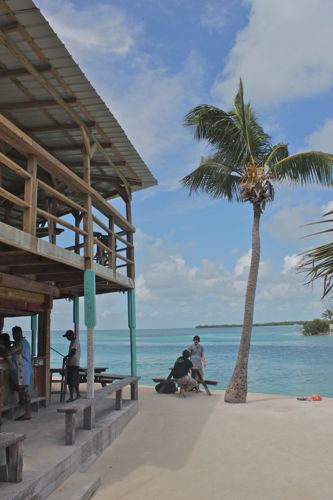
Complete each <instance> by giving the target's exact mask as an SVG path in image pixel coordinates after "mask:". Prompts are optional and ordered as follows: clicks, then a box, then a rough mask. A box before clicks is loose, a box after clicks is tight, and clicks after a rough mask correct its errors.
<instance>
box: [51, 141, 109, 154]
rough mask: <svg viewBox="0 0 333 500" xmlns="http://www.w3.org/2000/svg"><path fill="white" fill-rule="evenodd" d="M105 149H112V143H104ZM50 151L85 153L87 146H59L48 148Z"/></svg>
mask: <svg viewBox="0 0 333 500" xmlns="http://www.w3.org/2000/svg"><path fill="white" fill-rule="evenodd" d="M101 146H102V147H103V148H111V147H112V144H111V142H103V143H102V144H101ZM47 150H48V151H60V152H61V151H76V150H78V151H85V150H86V145H85V144H59V145H56V146H48V147H47Z"/></svg>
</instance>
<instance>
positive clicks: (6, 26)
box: [1, 23, 20, 33]
mask: <svg viewBox="0 0 333 500" xmlns="http://www.w3.org/2000/svg"><path fill="white" fill-rule="evenodd" d="M19 26H20V25H19V23H9V24H2V25H1V29H2V31H4V32H5V33H11V32H13V31H17V30H18V29H19Z"/></svg>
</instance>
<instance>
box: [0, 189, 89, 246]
mask: <svg viewBox="0 0 333 500" xmlns="http://www.w3.org/2000/svg"><path fill="white" fill-rule="evenodd" d="M0 193H1V192H0ZM37 214H38V215H40V216H41V217H43V218H44V219H46V220H51V221H54V222H57V223H58V224H60V225H61V226H64V227H67V229H70V230H71V231H74V233H78V234H82V235H83V236H86V234H87V233H86V232H85V231H84V230H82V229H80V228H78V227H75V226H73V224H69V222H66V221H65V220H63V219H60V217H56V216H55V215H53V214H51V213H50V212H46V210H42V209H41V208H37Z"/></svg>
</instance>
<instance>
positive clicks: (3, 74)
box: [0, 26, 52, 78]
mask: <svg viewBox="0 0 333 500" xmlns="http://www.w3.org/2000/svg"><path fill="white" fill-rule="evenodd" d="M1 29H2V26H1ZM34 68H35V70H36V71H38V73H46V72H48V71H51V69H52V66H51V65H50V64H41V65H39V66H34ZM29 74H30V72H29V71H28V70H26V69H25V68H14V69H4V70H2V71H1V70H0V78H11V77H16V76H24V75H29Z"/></svg>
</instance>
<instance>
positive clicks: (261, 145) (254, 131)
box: [230, 80, 271, 163]
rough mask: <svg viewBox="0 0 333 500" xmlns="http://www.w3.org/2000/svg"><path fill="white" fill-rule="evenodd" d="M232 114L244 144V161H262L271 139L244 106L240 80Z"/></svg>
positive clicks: (248, 106) (248, 105)
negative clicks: (245, 148) (245, 150)
mask: <svg viewBox="0 0 333 500" xmlns="http://www.w3.org/2000/svg"><path fill="white" fill-rule="evenodd" d="M230 114H233V116H234V118H235V121H236V123H237V125H238V127H239V129H240V130H241V132H242V136H243V138H244V141H245V143H246V147H247V154H248V157H247V158H246V161H251V163H257V162H259V161H262V159H263V157H264V156H266V155H267V153H268V151H269V150H270V149H271V145H270V141H271V138H270V136H269V135H268V134H266V133H265V132H264V130H263V128H262V127H261V126H260V125H259V124H258V122H257V120H256V117H255V115H254V113H253V111H252V108H251V105H250V104H244V91H243V83H242V80H240V83H239V89H238V92H237V94H236V97H235V100H234V108H233V110H232V112H231V113H230Z"/></svg>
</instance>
